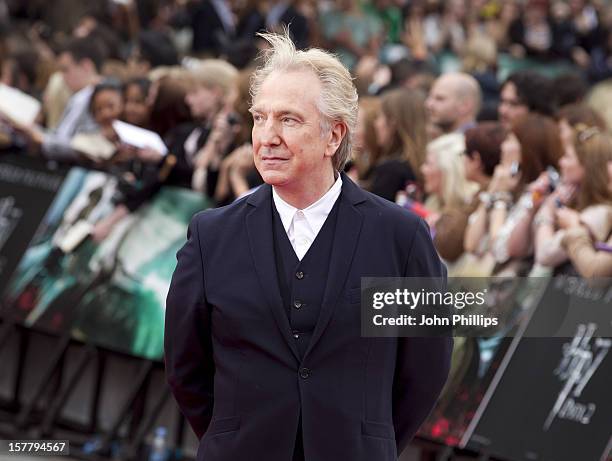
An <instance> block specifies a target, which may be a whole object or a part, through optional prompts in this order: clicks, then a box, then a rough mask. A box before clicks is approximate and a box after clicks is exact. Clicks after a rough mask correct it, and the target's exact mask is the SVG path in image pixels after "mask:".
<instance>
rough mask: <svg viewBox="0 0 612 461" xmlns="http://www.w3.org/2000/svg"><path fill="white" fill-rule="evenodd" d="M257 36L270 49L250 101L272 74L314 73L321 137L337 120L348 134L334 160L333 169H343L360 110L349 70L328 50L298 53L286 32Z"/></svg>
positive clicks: (265, 56) (255, 75) (256, 75)
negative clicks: (319, 88) (318, 95)
mask: <svg viewBox="0 0 612 461" xmlns="http://www.w3.org/2000/svg"><path fill="white" fill-rule="evenodd" d="M258 35H259V36H260V37H262V38H263V39H265V40H266V41H267V42H268V43H269V44H270V45H271V47H270V49H268V50H266V51H264V52H263V56H262V57H263V65H262V66H261V67H259V68H258V69H257V70H256V71H255V72H254V74H253V77H252V79H251V99H252V100H253V101H254V100H255V97H256V96H257V93H258V92H259V90H260V89H261V86H262V84H263V82H264V80H265V79H266V78H267V77H268V76H269V75H270V74H272V73H273V72H279V71H280V72H290V71H296V70H298V71H299V70H311V71H313V72H314V73H315V75H316V76H317V78H318V79H319V81H320V82H321V97H320V100H319V103H318V108H319V111H320V112H321V119H322V123H321V132H322V133H321V134H322V136H325V135H327V134H328V133H329V131H330V130H331V124H332V122H334V121H340V122H343V123H344V125H345V126H346V134H345V136H344V138H343V139H342V142H341V143H340V146H339V147H338V150H337V151H336V153H335V154H334V156H333V158H332V163H333V166H334V168H335V169H336V170H337V171H340V170H342V168H344V164H345V163H346V161H347V160H348V159H349V157H350V155H351V149H352V145H353V135H354V133H355V128H356V125H357V110H358V101H357V89H356V88H355V85H353V80H352V78H351V74H350V73H349V71H348V69H347V68H346V67H344V66H343V65H342V63H341V62H340V61H339V60H338V59H337V58H336V57H335V56H334V55H333V54H331V53H328V52H326V51H323V50H320V49H317V48H311V49H309V50H305V51H302V50H296V48H295V45H294V44H293V41H292V40H291V38H290V37H289V35H288V34H287V33H284V34H272V33H261V34H258Z"/></svg>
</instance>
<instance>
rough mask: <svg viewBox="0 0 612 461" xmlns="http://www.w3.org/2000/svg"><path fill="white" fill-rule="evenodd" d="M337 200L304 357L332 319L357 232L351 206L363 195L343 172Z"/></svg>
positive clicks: (358, 221)
mask: <svg viewBox="0 0 612 461" xmlns="http://www.w3.org/2000/svg"><path fill="white" fill-rule="evenodd" d="M339 200H341V202H340V206H339V209H338V218H337V219H338V221H337V222H336V231H335V234H334V242H333V246H332V253H331V256H330V262H329V273H328V278H327V284H326V286H325V294H324V295H323V302H322V304H321V312H320V314H319V319H318V320H317V324H316V326H315V330H314V332H313V334H312V338H311V340H310V344H309V346H308V350H307V351H306V354H305V357H306V356H308V354H309V353H310V351H311V350H312V348H313V347H314V346H315V344H316V343H317V341H318V340H319V339H320V338H321V335H322V334H323V332H324V331H325V328H326V327H327V325H328V323H329V321H330V320H331V318H332V315H333V313H334V308H335V307H336V304H337V303H338V298H339V296H340V293H341V292H342V290H343V289H344V285H345V283H346V278H347V276H348V273H349V270H350V268H351V264H352V262H353V256H354V254H355V250H356V248H357V242H358V240H359V234H360V232H361V225H362V222H363V215H362V214H361V212H360V211H359V210H358V209H357V208H356V207H355V205H356V204H357V203H360V202H363V201H364V200H365V195H364V193H363V191H361V189H359V187H358V186H357V185H355V184H354V183H353V182H352V181H351V180H350V179H349V178H348V177H347V176H346V175H345V174H344V173H342V193H341V194H340V197H339Z"/></svg>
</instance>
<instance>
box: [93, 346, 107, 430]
mask: <svg viewBox="0 0 612 461" xmlns="http://www.w3.org/2000/svg"><path fill="white" fill-rule="evenodd" d="M105 370H106V353H105V352H104V351H101V350H99V349H98V354H97V363H96V381H95V383H94V392H93V396H92V398H91V408H90V411H89V432H92V433H93V432H95V431H96V428H97V426H98V410H99V408H100V399H101V398H102V381H103V379H104V372H105Z"/></svg>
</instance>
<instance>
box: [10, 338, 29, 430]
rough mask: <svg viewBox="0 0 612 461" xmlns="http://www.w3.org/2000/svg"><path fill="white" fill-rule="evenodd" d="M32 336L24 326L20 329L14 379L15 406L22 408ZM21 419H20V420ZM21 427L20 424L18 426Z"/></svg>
mask: <svg viewBox="0 0 612 461" xmlns="http://www.w3.org/2000/svg"><path fill="white" fill-rule="evenodd" d="M29 344H30V337H29V335H28V333H27V331H26V330H25V329H23V328H20V329H19V349H18V352H17V371H16V373H15V380H14V381H13V403H12V405H13V408H21V401H20V398H19V397H20V396H19V394H20V389H21V383H22V382H23V374H24V373H25V357H26V355H27V354H28V346H29ZM18 421H19V420H18ZM18 427H19V426H18Z"/></svg>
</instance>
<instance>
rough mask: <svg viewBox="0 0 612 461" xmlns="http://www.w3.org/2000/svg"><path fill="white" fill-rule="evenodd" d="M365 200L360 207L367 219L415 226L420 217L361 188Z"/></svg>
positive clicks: (408, 226) (382, 222)
mask: <svg viewBox="0 0 612 461" xmlns="http://www.w3.org/2000/svg"><path fill="white" fill-rule="evenodd" d="M362 193H363V194H364V198H365V201H364V203H363V206H362V207H361V209H362V210H363V212H364V216H365V217H366V218H368V219H376V220H378V221H379V222H380V223H381V224H394V225H396V226H402V227H404V226H406V227H407V228H416V227H417V226H418V225H419V223H420V222H421V221H422V219H421V218H420V217H419V216H417V215H416V214H415V213H413V212H412V211H409V210H407V209H406V208H403V207H401V206H399V205H398V204H396V203H393V202H390V201H389V200H387V199H384V198H382V197H379V196H378V195H376V194H373V193H371V192H368V191H365V190H363V191H362Z"/></svg>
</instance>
